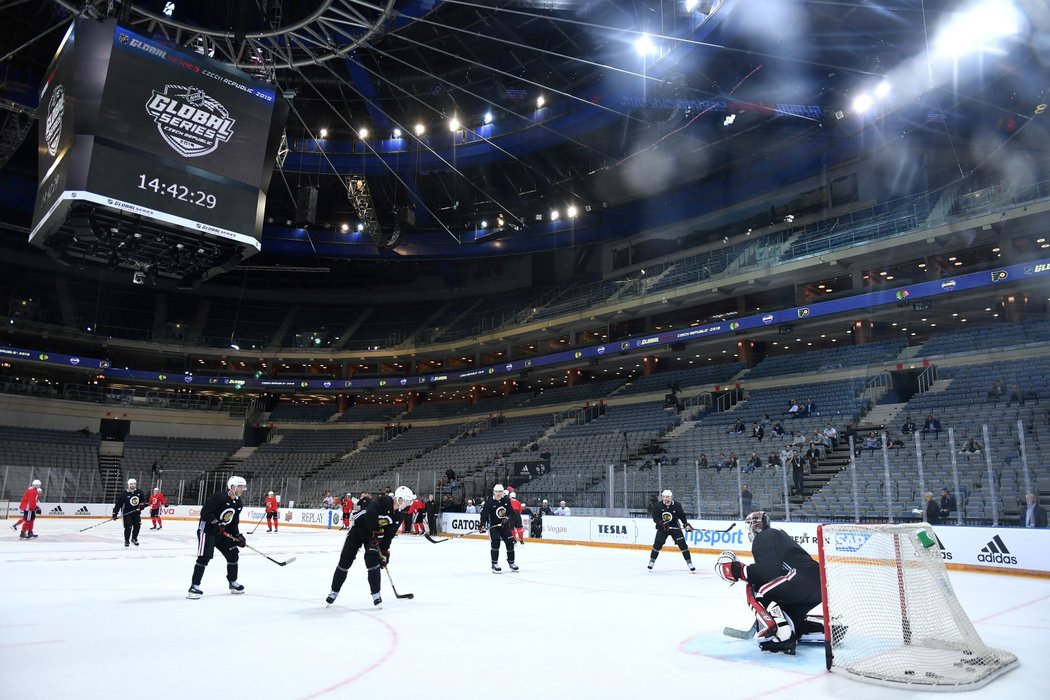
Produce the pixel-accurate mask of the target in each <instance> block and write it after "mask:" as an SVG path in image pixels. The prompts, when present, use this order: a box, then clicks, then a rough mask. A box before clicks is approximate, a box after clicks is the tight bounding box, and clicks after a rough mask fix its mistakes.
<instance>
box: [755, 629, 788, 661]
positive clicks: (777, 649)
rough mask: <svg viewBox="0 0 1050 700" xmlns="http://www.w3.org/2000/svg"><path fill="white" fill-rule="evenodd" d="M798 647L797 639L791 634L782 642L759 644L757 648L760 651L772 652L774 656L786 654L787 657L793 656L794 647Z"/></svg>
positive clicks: (774, 641)
mask: <svg viewBox="0 0 1050 700" xmlns="http://www.w3.org/2000/svg"><path fill="white" fill-rule="evenodd" d="M796 646H798V638H797V637H796V636H795V635H794V634H792V635H791V636H790V637H788V638H787V639H785V640H784V641H782V642H778V641H776V640H773V641H769V642H760V643H759V645H758V648H759V649H761V650H762V651H768V652H772V653H774V654H778V653H779V654H787V655H788V656H794V655H795V647H796Z"/></svg>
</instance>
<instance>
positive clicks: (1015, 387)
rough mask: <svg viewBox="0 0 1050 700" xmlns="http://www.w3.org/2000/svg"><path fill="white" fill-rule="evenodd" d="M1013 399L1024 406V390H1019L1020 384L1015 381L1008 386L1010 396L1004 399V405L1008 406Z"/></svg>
mask: <svg viewBox="0 0 1050 700" xmlns="http://www.w3.org/2000/svg"><path fill="white" fill-rule="evenodd" d="M1014 401H1016V402H1017V403H1019V404H1021V405H1022V406H1024V392H1023V391H1022V390H1021V385H1020V384H1018V383H1017V382H1014V383H1013V384H1012V385H1011V386H1010V398H1009V399H1007V400H1006V405H1007V406H1009V405H1010V404H1012V403H1013V402H1014Z"/></svg>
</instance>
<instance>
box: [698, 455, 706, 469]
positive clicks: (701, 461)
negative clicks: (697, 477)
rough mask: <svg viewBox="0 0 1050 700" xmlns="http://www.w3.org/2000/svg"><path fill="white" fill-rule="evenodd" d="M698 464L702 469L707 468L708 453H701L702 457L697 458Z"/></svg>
mask: <svg viewBox="0 0 1050 700" xmlns="http://www.w3.org/2000/svg"><path fill="white" fill-rule="evenodd" d="M696 466H697V467H699V468H700V469H707V467H708V464H707V455H706V454H704V453H703V452H701V453H700V459H698V460H696Z"/></svg>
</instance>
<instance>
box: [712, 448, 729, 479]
mask: <svg viewBox="0 0 1050 700" xmlns="http://www.w3.org/2000/svg"><path fill="white" fill-rule="evenodd" d="M728 466H729V460H728V459H726V453H725V452H719V453H718V461H717V462H715V471H716V472H718V473H719V474H721V473H722V470H723V469H725V468H726V467H728Z"/></svg>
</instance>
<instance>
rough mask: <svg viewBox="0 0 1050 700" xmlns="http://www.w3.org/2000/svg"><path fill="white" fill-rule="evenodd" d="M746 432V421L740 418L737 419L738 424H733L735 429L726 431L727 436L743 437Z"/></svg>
mask: <svg viewBox="0 0 1050 700" xmlns="http://www.w3.org/2000/svg"><path fill="white" fill-rule="evenodd" d="M745 430H746V428H745V427H744V421H742V420H740V419H739V418H737V419H736V423H734V424H733V427H732V428H731V429H730V430H727V431H726V434H727V435H743V434H744V431H745Z"/></svg>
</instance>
